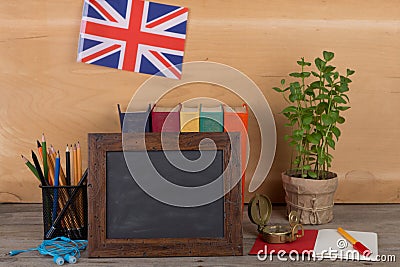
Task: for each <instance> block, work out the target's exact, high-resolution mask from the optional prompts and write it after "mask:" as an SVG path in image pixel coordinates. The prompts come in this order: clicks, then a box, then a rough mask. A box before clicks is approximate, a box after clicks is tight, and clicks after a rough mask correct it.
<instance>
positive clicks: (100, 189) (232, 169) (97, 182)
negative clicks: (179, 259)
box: [88, 133, 243, 257]
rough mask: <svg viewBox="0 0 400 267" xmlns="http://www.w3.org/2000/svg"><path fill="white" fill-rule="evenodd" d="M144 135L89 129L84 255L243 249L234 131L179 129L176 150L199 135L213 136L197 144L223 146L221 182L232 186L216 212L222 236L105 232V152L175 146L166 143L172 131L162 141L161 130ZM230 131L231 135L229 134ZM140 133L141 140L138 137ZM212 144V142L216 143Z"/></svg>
mask: <svg viewBox="0 0 400 267" xmlns="http://www.w3.org/2000/svg"><path fill="white" fill-rule="evenodd" d="M143 135H144V134H142V133H129V134H124V136H123V137H122V135H121V134H118V133H114V134H113V133H109V134H100V133H97V134H89V137H88V139H89V144H90V145H89V183H88V204H89V205H88V207H89V209H88V221H89V238H88V240H89V246H88V253H89V257H167V256H235V255H243V234H242V219H241V207H242V204H241V203H242V202H241V199H242V198H241V183H240V182H239V183H236V182H235V181H234V179H235V177H237V178H238V177H241V175H240V161H239V158H240V157H239V155H240V148H239V145H240V139H239V135H238V134H233V135H232V136H231V135H228V134H227V133H182V134H180V135H179V143H178V144H179V147H180V149H181V150H188V151H190V150H199V146H200V141H202V140H203V139H209V140H212V142H207V143H206V144H202V145H201V148H202V149H204V150H215V148H216V149H218V150H222V152H223V160H224V162H223V168H224V174H223V175H224V176H223V177H224V187H225V189H226V188H228V189H231V190H230V191H229V192H228V193H227V194H225V196H224V210H223V214H221V216H223V217H224V220H223V221H224V231H223V232H224V235H223V237H215V238H211V237H207V238H205V237H193V238H176V237H173V238H124V239H116V238H109V237H107V232H106V229H107V225H106V223H107V218H106V217H107V216H106V210H107V202H106V191H107V183H106V179H107V178H108V176H107V170H106V165H107V162H106V161H107V160H106V154H107V152H114V151H144V150H147V151H162V150H164V151H165V150H175V149H176V148H174V146H173V145H170V144H175V142H174V141H175V139H174V137H176V133H163V138H164V139H163V142H161V133H146V134H145V136H143ZM230 137H231V138H232V140H230ZM144 138H145V144H144V143H143V140H144ZM122 140H123V141H122ZM212 144H215V147H214V146H213V145H212ZM162 145H163V146H162ZM122 147H124V149H123V148H122ZM231 156H232V157H231ZM226 191H228V190H226ZM143 204H144V203H143ZM141 208H142V207H141ZM131 212H134V211H131ZM136 229H137V228H136Z"/></svg>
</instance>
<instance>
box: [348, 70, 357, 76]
mask: <svg viewBox="0 0 400 267" xmlns="http://www.w3.org/2000/svg"><path fill="white" fill-rule="evenodd" d="M354 73H355V71H354V70H351V69H347V76H350V75H353V74H354Z"/></svg>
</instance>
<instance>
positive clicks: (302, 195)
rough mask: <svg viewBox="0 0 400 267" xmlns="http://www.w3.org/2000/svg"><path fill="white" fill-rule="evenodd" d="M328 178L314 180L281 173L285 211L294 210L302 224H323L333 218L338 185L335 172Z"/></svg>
mask: <svg viewBox="0 0 400 267" xmlns="http://www.w3.org/2000/svg"><path fill="white" fill-rule="evenodd" d="M329 175H330V177H333V178H330V179H326V180H314V179H303V178H297V177H291V176H288V175H287V174H286V172H284V173H282V182H283V188H284V189H285V193H286V196H285V200H286V204H287V212H288V213H289V212H290V211H292V210H295V211H296V212H297V214H298V216H299V218H300V222H301V223H302V224H324V223H328V222H330V221H331V220H332V219H333V204H334V200H333V197H334V194H335V192H336V188H337V185H338V178H337V175H336V174H335V173H329Z"/></svg>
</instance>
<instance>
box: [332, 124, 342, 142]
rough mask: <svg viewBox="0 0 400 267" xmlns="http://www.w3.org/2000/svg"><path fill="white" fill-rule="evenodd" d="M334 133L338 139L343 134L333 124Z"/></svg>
mask: <svg viewBox="0 0 400 267" xmlns="http://www.w3.org/2000/svg"><path fill="white" fill-rule="evenodd" d="M332 133H333V134H334V135H335V136H336V140H339V136H340V135H341V132H340V130H339V128H338V127H336V126H333V127H332Z"/></svg>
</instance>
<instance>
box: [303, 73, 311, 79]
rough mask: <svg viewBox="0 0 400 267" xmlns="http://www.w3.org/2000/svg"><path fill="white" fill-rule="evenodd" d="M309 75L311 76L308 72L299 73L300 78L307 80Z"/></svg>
mask: <svg viewBox="0 0 400 267" xmlns="http://www.w3.org/2000/svg"><path fill="white" fill-rule="evenodd" d="M310 75H311V73H310V72H302V73H301V76H302V78H308V77H310Z"/></svg>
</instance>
